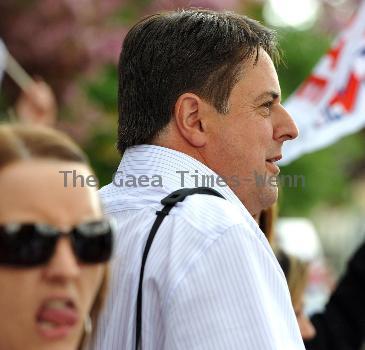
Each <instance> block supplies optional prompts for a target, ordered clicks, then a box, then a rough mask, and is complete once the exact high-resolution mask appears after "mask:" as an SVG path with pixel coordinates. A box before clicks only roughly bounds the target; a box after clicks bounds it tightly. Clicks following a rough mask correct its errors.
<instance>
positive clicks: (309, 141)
mask: <svg viewBox="0 0 365 350" xmlns="http://www.w3.org/2000/svg"><path fill="white" fill-rule="evenodd" d="M285 108H286V109H287V110H288V112H289V113H290V114H291V115H292V117H293V119H294V120H295V122H296V124H297V126H298V129H299V137H298V138H297V139H296V140H294V141H291V142H285V144H284V146H283V159H282V160H281V161H280V164H281V165H285V164H288V163H289V162H291V161H293V160H295V159H296V158H298V157H300V156H301V155H303V154H305V153H309V152H313V151H315V150H318V149H320V148H323V147H325V146H328V145H330V144H332V143H334V142H335V141H337V140H338V139H339V138H341V137H343V136H346V135H348V134H351V133H354V132H356V131H358V130H359V129H361V128H362V127H364V125H365V1H364V2H363V4H362V6H361V8H360V9H359V11H357V14H356V16H354V17H353V19H352V20H351V21H350V23H349V24H348V25H347V27H346V28H345V29H344V31H343V32H342V33H341V34H340V35H339V36H338V37H337V39H336V40H335V42H334V43H333V45H332V47H331V49H330V50H329V51H328V53H327V54H326V55H325V56H324V57H322V58H321V60H320V61H319V62H318V64H317V65H316V67H315V68H314V70H313V71H312V73H311V75H310V76H309V77H308V78H307V79H306V80H305V81H304V83H303V84H302V85H301V86H300V87H299V88H298V89H297V90H296V92H295V93H294V94H293V95H292V96H290V97H289V99H288V100H287V101H286V103H285Z"/></svg>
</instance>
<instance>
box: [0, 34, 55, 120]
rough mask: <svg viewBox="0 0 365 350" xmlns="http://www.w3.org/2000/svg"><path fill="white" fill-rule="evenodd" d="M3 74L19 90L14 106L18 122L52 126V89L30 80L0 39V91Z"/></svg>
mask: <svg viewBox="0 0 365 350" xmlns="http://www.w3.org/2000/svg"><path fill="white" fill-rule="evenodd" d="M4 73H7V74H8V76H9V77H10V78H11V79H12V80H13V82H14V83H15V84H16V85H17V86H18V87H19V88H20V89H21V93H20V95H19V97H18V98H17V101H16V103H15V106H14V111H15V115H16V117H17V118H18V120H19V121H20V122H24V123H26V124H39V125H46V126H53V125H54V124H55V123H56V120H57V102H56V97H55V95H54V93H53V90H52V88H51V87H50V86H49V85H48V84H47V83H46V82H45V81H43V80H41V79H39V78H38V79H35V80H34V79H33V78H31V77H30V76H29V75H28V74H27V73H26V72H25V70H24V69H23V68H22V67H21V66H20V65H19V63H18V62H17V61H16V60H15V58H14V57H13V56H11V54H10V53H9V52H8V50H7V48H6V46H5V44H4V42H3V41H2V40H1V38H0V91H1V81H2V77H3V75H4Z"/></svg>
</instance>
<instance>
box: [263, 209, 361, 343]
mask: <svg viewBox="0 0 365 350" xmlns="http://www.w3.org/2000/svg"><path fill="white" fill-rule="evenodd" d="M276 220H277V208H276V206H272V207H271V208H269V209H268V210H265V211H262V213H261V215H260V216H259V223H260V228H261V229H262V231H263V232H264V233H265V235H266V237H267V238H268V239H269V240H270V243H271V244H272V245H274V250H275V251H276V256H277V258H278V261H279V263H280V266H281V267H282V269H283V272H284V274H285V277H286V279H287V283H288V287H289V291H290V295H291V299H292V304H293V308H294V311H295V315H296V317H297V321H298V325H299V329H300V332H301V335H302V338H303V340H304V344H305V347H306V349H307V350H360V349H362V346H363V345H364V342H365V298H364V296H365V242H363V243H362V244H361V245H360V247H359V248H358V249H357V251H356V252H355V253H354V254H353V256H352V257H351V259H350V261H349V262H348V264H347V269H346V271H345V273H344V274H343V276H342V277H341V279H340V280H339V281H338V283H337V286H336V288H335V290H334V291H333V292H332V294H331V296H330V298H329V300H328V302H327V304H326V305H325V309H324V311H323V312H318V313H315V314H313V315H311V316H310V318H308V317H307V316H306V315H305V313H304V294H305V289H306V287H307V284H308V274H309V263H308V262H306V261H302V260H301V259H300V258H298V257H296V256H294V255H292V254H287V253H286V252H284V250H283V249H281V248H278V247H276V246H275V245H277V242H276V241H275V225H276ZM268 223H269V224H268Z"/></svg>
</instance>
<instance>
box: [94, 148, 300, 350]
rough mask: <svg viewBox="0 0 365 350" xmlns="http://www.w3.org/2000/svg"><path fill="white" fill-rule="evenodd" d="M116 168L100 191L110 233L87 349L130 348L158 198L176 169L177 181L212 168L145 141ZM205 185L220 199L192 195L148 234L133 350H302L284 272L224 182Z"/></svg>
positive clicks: (170, 187)
mask: <svg viewBox="0 0 365 350" xmlns="http://www.w3.org/2000/svg"><path fill="white" fill-rule="evenodd" d="M118 171H119V172H120V173H118V174H117V176H116V177H115V180H114V184H113V183H112V184H110V185H108V186H106V187H104V188H103V189H102V190H101V191H100V192H101V196H102V200H103V203H104V206H105V210H106V213H107V214H109V215H112V216H114V217H115V218H116V220H117V223H118V235H117V238H116V251H115V258H114V261H113V270H112V281H111V290H110V293H109V298H108V300H107V303H106V307H105V309H104V312H103V314H102V316H101V318H100V320H99V323H98V327H97V332H96V336H95V339H94V341H93V344H92V346H91V349H93V350H117V349H121V350H134V348H135V327H136V321H135V319H136V298H137V290H138V281H139V272H140V264H141V258H142V252H143V249H144V246H145V242H146V239H147V236H148V233H149V232H150V229H151V227H152V224H153V222H154V220H155V218H156V214H155V213H156V210H160V209H161V208H162V205H161V204H160V200H161V199H162V198H164V197H165V196H166V195H168V194H169V193H171V192H173V191H174V190H177V189H179V188H181V176H182V175H181V173H176V171H188V172H189V173H185V174H184V182H185V183H184V186H185V187H195V178H194V177H191V176H190V175H192V174H193V175H196V171H198V174H199V175H203V174H204V175H214V176H217V175H216V174H215V173H214V172H213V171H212V170H210V169H209V168H207V167H206V166H205V165H203V164H202V163H200V162H199V161H197V160H195V159H193V158H191V157H189V156H187V155H185V154H183V153H180V152H177V151H174V150H170V149H167V148H163V147H158V146H150V145H141V146H136V147H132V148H130V149H128V150H127V151H126V153H125V155H124V157H123V159H122V161H121V164H120V166H119V168H118ZM131 175H133V176H135V179H138V177H139V180H140V179H141V177H140V176H141V175H146V176H147V178H148V179H149V181H150V184H152V180H153V179H155V180H156V179H158V177H156V176H161V179H162V182H161V185H162V186H160V187H159V186H156V184H158V181H157V180H156V181H155V183H154V186H155V187H153V186H152V185H151V186H148V187H142V186H137V187H131V184H132V182H133V181H132V180H133V177H132V176H131ZM153 176H154V177H153ZM121 181H124V182H123V186H121ZM126 181H129V182H128V186H127V183H126ZM141 183H142V185H146V183H147V181H146V178H144V182H143V181H142V182H141ZM116 184H117V185H116ZM199 185H200V184H199ZM214 188H215V189H216V190H218V191H219V192H220V193H221V194H222V195H223V196H224V197H225V198H226V200H224V199H221V198H217V197H213V196H207V195H192V196H190V197H188V198H186V199H185V201H183V202H181V203H178V205H177V207H176V208H173V209H172V210H171V212H170V214H169V215H168V216H167V217H166V218H165V220H164V221H163V223H162V225H161V227H160V229H159V231H158V232H157V235H156V237H155V240H154V242H153V244H152V247H151V250H150V253H149V256H148V259H147V263H146V267H145V275H144V283H143V293H144V294H143V323H142V349H143V350H162V349H166V350H198V349H199V350H208V349H209V350H223V349H229V350H238V349H239V350H246V349H247V350H266V349H267V350H268V349H275V350H294V349H298V350H299V349H301V350H303V349H304V346H303V342H302V339H301V336H300V333H299V329H298V326H297V322H296V319H295V315H294V312H293V308H292V306H291V301H290V296H289V292H288V288H287V284H286V281H285V277H284V275H283V273H282V271H281V269H280V267H279V265H278V263H277V261H276V259H275V256H274V255H273V253H272V250H271V248H270V246H269V244H268V242H267V240H266V238H265V236H264V235H263V233H262V232H261V230H260V229H259V227H258V226H257V224H256V222H255V221H254V220H253V218H252V217H251V215H250V214H249V213H248V211H247V210H246V209H245V207H244V206H243V205H242V203H241V202H240V201H239V199H238V198H237V197H236V195H235V194H234V193H233V191H232V190H231V189H229V188H228V187H219V186H216V187H214Z"/></svg>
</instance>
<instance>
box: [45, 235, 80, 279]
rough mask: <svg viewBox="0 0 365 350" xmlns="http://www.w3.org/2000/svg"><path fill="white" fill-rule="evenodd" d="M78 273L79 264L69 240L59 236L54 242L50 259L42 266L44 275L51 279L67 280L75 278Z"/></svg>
mask: <svg viewBox="0 0 365 350" xmlns="http://www.w3.org/2000/svg"><path fill="white" fill-rule="evenodd" d="M79 274H80V266H79V264H78V262H77V259H76V257H75V254H74V252H73V250H72V247H71V244H70V241H69V240H68V239H65V238H61V239H60V240H59V241H58V242H57V244H56V247H55V251H54V254H53V256H52V258H51V260H50V261H49V262H48V264H47V265H46V266H45V268H44V276H45V278H47V279H48V280H52V281H67V280H70V279H75V278H77V276H78V275H79Z"/></svg>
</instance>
